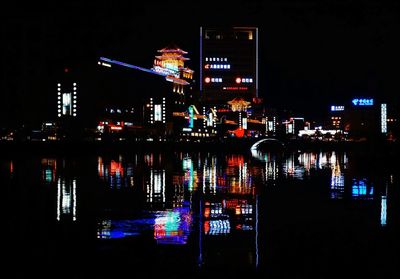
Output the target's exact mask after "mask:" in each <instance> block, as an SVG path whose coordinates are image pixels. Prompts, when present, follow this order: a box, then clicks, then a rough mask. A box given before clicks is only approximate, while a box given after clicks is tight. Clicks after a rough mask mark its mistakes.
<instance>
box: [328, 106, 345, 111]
mask: <svg viewBox="0 0 400 279" xmlns="http://www.w3.org/2000/svg"><path fill="white" fill-rule="evenodd" d="M331 111H344V106H331Z"/></svg>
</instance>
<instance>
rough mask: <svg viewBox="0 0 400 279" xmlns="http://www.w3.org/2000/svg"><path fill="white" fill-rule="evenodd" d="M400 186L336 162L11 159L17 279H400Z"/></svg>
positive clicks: (254, 155) (6, 182)
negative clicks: (261, 278) (254, 278)
mask: <svg viewBox="0 0 400 279" xmlns="http://www.w3.org/2000/svg"><path fill="white" fill-rule="evenodd" d="M399 175H400V172H399V164H398V163H397V162H396V161H395V160H392V161H390V162H388V161H385V160H384V158H379V159H377V158H376V157H374V158H369V157H368V155H366V154H363V156H358V155H357V156H356V155H355V154H352V153H346V152H334V151H332V152H290V153H284V152H275V153H274V152H272V153H260V152H256V151H253V152H250V151H249V152H244V153H243V154H226V153H225V154H217V153H207V152H199V153H197V152H192V153H184V152H173V151H170V152H164V153H152V152H136V153H133V152H132V153H130V152H129V151H127V152H126V153H124V154H119V153H117V154H111V153H108V154H92V155H82V156H77V155H71V156H65V155H63V156H60V157H59V156H48V155H46V156H37V155H29V156H28V155H26V156H24V155H15V156H8V157H7V158H4V157H3V158H1V159H0V182H1V184H2V187H1V189H2V196H3V197H4V196H5V198H3V199H2V200H3V201H5V211H3V212H4V213H5V220H6V221H5V222H2V223H3V228H4V230H3V231H4V232H5V237H4V238H3V243H4V246H3V247H2V252H3V253H2V254H3V265H2V266H3V267H4V269H3V270H2V271H3V272H2V273H3V274H6V272H9V274H8V275H7V276H5V277H3V278H61V277H62V278H119V277H121V278H122V277H123V278H153V277H154V278H180V277H181V278H182V277H185V278H192V277H197V278H233V277H235V278H253V277H263V276H266V277H265V278H338V277H339V278H346V277H353V278H372V277H374V278H389V277H390V278H400V273H399V271H400V241H399V240H400V233H399V232H400V230H399V227H400V211H399V208H400V188H399V187H400V185H399Z"/></svg>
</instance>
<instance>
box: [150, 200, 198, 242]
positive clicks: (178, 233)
mask: <svg viewBox="0 0 400 279" xmlns="http://www.w3.org/2000/svg"><path fill="white" fill-rule="evenodd" d="M191 224H192V215H191V212H190V210H189V208H188V207H178V208H174V209H172V210H167V211H162V212H158V213H157V217H156V218H155V220H154V239H155V240H157V243H158V244H186V243H187V240H188V236H189V233H190V227H191Z"/></svg>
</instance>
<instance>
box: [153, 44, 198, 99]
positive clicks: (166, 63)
mask: <svg viewBox="0 0 400 279" xmlns="http://www.w3.org/2000/svg"><path fill="white" fill-rule="evenodd" d="M158 52H159V53H161V55H158V56H156V57H155V59H154V65H153V68H152V70H153V71H155V72H158V73H162V74H165V75H166V79H167V80H168V81H170V82H173V83H174V88H173V91H174V92H177V93H183V86H185V85H189V81H190V80H191V79H193V70H191V69H189V68H187V67H185V61H187V60H189V58H187V57H184V55H185V54H187V52H186V51H184V50H182V49H180V48H178V47H177V46H169V47H166V48H163V49H160V50H158Z"/></svg>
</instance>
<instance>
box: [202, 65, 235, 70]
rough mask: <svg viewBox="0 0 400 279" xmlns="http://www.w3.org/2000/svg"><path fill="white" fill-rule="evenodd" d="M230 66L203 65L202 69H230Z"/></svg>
mask: <svg viewBox="0 0 400 279" xmlns="http://www.w3.org/2000/svg"><path fill="white" fill-rule="evenodd" d="M230 68H231V65H230V64H205V65H204V69H230Z"/></svg>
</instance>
